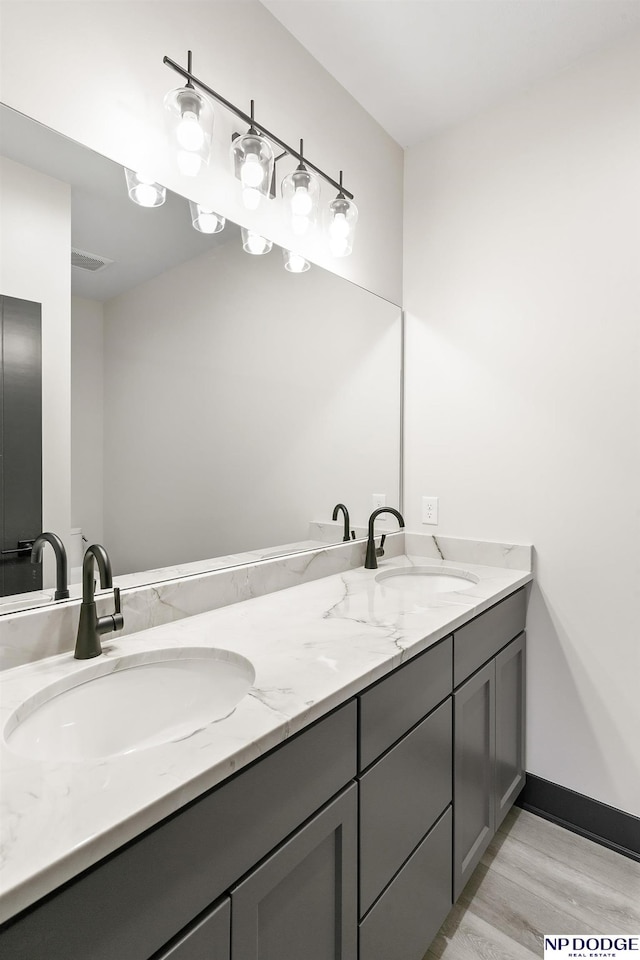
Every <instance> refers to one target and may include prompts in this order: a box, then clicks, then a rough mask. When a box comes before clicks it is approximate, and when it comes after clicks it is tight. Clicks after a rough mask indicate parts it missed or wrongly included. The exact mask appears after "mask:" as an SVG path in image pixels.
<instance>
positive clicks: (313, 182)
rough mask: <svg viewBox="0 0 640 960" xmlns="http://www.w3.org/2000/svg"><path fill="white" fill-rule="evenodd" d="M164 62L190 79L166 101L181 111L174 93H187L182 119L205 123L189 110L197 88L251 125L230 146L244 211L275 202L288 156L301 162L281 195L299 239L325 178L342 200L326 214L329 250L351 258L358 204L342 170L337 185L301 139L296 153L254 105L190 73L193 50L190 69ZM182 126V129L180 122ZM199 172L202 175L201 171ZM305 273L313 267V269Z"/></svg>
mask: <svg viewBox="0 0 640 960" xmlns="http://www.w3.org/2000/svg"><path fill="white" fill-rule="evenodd" d="M163 63H165V64H166V65H167V66H169V67H171V69H172V70H175V72H176V73H178V74H180V76H182V77H184V79H185V80H186V81H187V85H186V87H184V88H181V89H180V90H178V91H173V92H172V94H168V95H167V97H166V98H165V102H166V103H167V106H168V108H169V109H172V110H173V113H174V115H175V114H176V107H175V105H174V100H176V99H177V98H175V97H174V99H173V100H172V96H173V95H174V94H180V93H181V94H182V99H180V101H179V102H180V111H182V112H180V111H178V112H179V115H180V117H181V120H182V121H184V120H185V119H186V120H187V121H189V123H190V124H193V122H194V118H195V120H196V121H197V122H198V123H199V122H200V118H201V116H202V112H200V113H198V112H197V111H196V110H193V109H186V107H190V106H191V104H192V101H191V100H189V97H193V96H194V95H195V96H199V94H196V91H195V88H196V87H197V88H198V89H199V90H202V91H204V93H205V94H206V95H207V97H209V98H211V99H212V100H215V101H216V102H217V103H219V104H221V105H222V106H223V107H225V108H226V109H227V110H229V111H231V113H233V114H235V116H236V117H238V118H239V119H240V120H242V122H243V123H246V124H247V125H248V128H249V129H248V131H247V133H245V134H243V135H240V134H235V135H234V137H233V142H232V146H231V155H232V157H233V164H234V173H235V175H236V177H238V179H239V180H240V182H241V183H242V200H243V203H244V205H245V207H247V208H248V209H250V210H255V209H256V208H257V207H258V206H259V204H260V203H261V201H262V198H263V197H269V198H271V199H273V198H275V195H276V191H275V183H274V164H275V161H277V160H279V159H281V158H282V157H283V156H285V155H289V156H290V157H292V158H293V159H294V160H297V161H298V166H297V168H296V169H295V170H294V171H293V173H291V174H289V175H288V176H286V177H285V178H284V180H283V182H282V196H283V198H284V200H285V204H286V206H287V207H288V213H289V216H290V218H291V228H292V231H293V232H294V233H295V234H297V235H298V236H303V235H305V234H307V233H308V232H309V230H310V229H311V228H312V227H313V225H314V224H315V221H316V219H317V211H318V206H319V199H320V180H321V179H322V180H324V181H325V182H326V183H328V184H329V185H330V186H332V187H335V188H336V189H337V190H338V196H337V197H336V199H335V200H333V201H332V202H331V203H330V204H329V210H328V215H327V221H328V222H327V230H328V240H329V247H330V249H331V252H332V253H333V254H334V256H338V257H346V256H348V255H349V254H350V253H351V250H352V248H353V234H354V229H355V225H356V221H357V219H358V208H357V207H356V205H355V203H353V194H352V193H349V191H348V190H347V189H346V188H345V187H344V185H343V183H342V171H341V172H340V182H339V183H338V182H337V181H336V180H334V179H333V178H332V177H330V176H329V175H328V174H327V173H325V172H324V170H321V169H320V167H317V166H315V165H314V164H313V163H311V161H310V160H308V159H307V158H306V157H304V156H303V153H302V147H303V143H302V140H301V141H300V150H299V151H298V150H295V149H294V148H293V147H290V146H289V145H288V144H287V143H285V142H284V140H281V139H280V137H277V136H276V135H275V134H274V133H271V131H269V130H267V128H266V127H265V126H263V124H261V123H258V122H257V120H256V118H255V116H254V102H253V100H252V101H251V113H250V115H247V114H246V113H244V112H243V111H242V110H240V109H238V107H236V106H235V105H234V104H233V103H231V102H230V101H229V100H225V98H224V97H222V96H221V95H220V94H219V93H216V91H215V90H212V89H211V87H209V86H207V84H206V83H204V82H203V81H202V80H199V79H198V78H197V77H196V76H194V74H193V72H192V69H191V51H188V54H187V67H186V69H185V68H184V67H182V66H180V64H178V63H176V62H175V61H174V60H171V59H170V58H169V57H164V59H163ZM207 97H203V98H202V99H203V101H204V102H206V103H208V100H207ZM178 126H179V127H180V124H179V125H178ZM212 126H213V124H212V125H211V129H212ZM180 129H182V127H180ZM185 129H186V130H187V132H188V137H187V142H188V143H189V144H192V142H191V140H190V139H189V138H190V136H191V133H192V132H193V131H195V128H194V127H193V126H187V127H186V128H185ZM176 138H177V134H176ZM205 139H206V135H205ZM195 145H196V139H195V133H194V140H193V144H192V146H195ZM274 146H277V147H279V148H280V149H281V150H283V151H284V153H281V154H279V156H277V157H274ZM184 149H186V148H184V144H183V152H184ZM187 152H191V153H192V154H194V155H196V154H197V151H196V150H193V149H192V150H191V151H187ZM198 155H199V154H198ZM207 159H208V152H207ZM199 167H200V164H198V169H199ZM195 172H197V170H196V171H195ZM244 249H245V250H247V246H246V245H244ZM261 252H262V251H261ZM265 252H266V251H265ZM305 262H306V261H305ZM306 269H308V265H307V268H306Z"/></svg>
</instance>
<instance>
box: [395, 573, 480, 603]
mask: <svg viewBox="0 0 640 960" xmlns="http://www.w3.org/2000/svg"><path fill="white" fill-rule="evenodd" d="M376 580H377V582H378V583H379V584H381V585H382V586H384V587H393V588H394V589H395V590H402V591H404V592H405V593H410V594H411V596H412V597H414V598H416V599H419V598H420V597H429V596H435V595H436V594H440V593H454V592H458V591H460V590H468V589H469V588H470V587H471V586H473V584H475V583H478V581H479V577H476V575H475V574H474V573H470V572H469V571H468V570H458V569H454V568H451V567H449V568H448V569H447V570H446V572H443V570H442V569H441V568H440V567H394V568H392V569H391V570H381V571H380V573H378V574H377V575H376Z"/></svg>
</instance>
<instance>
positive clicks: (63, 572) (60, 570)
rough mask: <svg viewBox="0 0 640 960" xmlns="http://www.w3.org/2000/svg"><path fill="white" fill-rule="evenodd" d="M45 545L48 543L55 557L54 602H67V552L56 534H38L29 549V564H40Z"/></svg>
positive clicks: (46, 532)
mask: <svg viewBox="0 0 640 960" xmlns="http://www.w3.org/2000/svg"><path fill="white" fill-rule="evenodd" d="M45 543H50V544H51V546H52V547H53V552H54V553H55V555H56V592H55V594H54V595H53V599H54V600H67V599H68V598H69V578H68V576H67V551H66V550H65V548H64V543H63V542H62V540H61V539H60V537H59V536H58V534H57V533H49V532H48V531H45V533H41V534H39V535H38V536H37V537H36V539H35V540H34V541H33V547H32V548H31V563H41V562H42V551H43V550H44V545H45Z"/></svg>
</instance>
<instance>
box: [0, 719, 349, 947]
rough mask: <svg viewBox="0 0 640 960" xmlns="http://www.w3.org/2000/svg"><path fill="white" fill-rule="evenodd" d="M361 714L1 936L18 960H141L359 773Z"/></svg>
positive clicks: (233, 783)
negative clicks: (61, 959) (36, 959)
mask: <svg viewBox="0 0 640 960" xmlns="http://www.w3.org/2000/svg"><path fill="white" fill-rule="evenodd" d="M356 719H357V718H356V704H355V701H352V702H351V703H348V704H346V705H345V706H344V707H341V708H340V709H339V710H337V711H336V712H335V713H333V714H331V715H330V716H329V717H326V718H325V719H324V720H321V721H320V722H319V723H317V724H315V725H314V726H312V727H310V728H309V729H308V730H305V731H304V732H303V733H301V734H300V735H299V736H297V737H293V738H292V739H291V740H288V741H287V742H286V743H284V744H283V745H282V746H281V747H279V748H278V749H277V750H274V751H273V752H272V753H270V754H268V755H267V756H266V757H264V758H263V759H262V760H260V761H259V762H258V763H256V764H254V765H253V766H252V767H249V768H248V769H247V770H243V771H241V772H240V773H239V774H238V775H237V776H236V777H235V778H234V779H232V780H229V781H228V782H227V783H223V784H221V785H220V786H219V787H218V788H216V789H214V790H212V791H211V792H210V793H207V794H205V795H204V796H203V797H201V798H200V799H198V800H196V801H195V802H193V803H192V804H191V805H190V806H188V807H186V808H185V809H184V810H181V811H180V813H178V814H177V815H175V816H173V817H171V818H170V819H168V820H165V821H164V822H163V823H161V824H159V825H158V826H157V827H155V828H153V829H152V830H150V831H149V832H148V833H146V834H144V835H143V836H142V837H140V838H139V839H137V840H136V841H134V842H133V843H132V844H130V845H129V846H127V847H125V848H124V849H123V850H121V851H119V852H117V853H115V854H113V855H112V856H111V857H109V858H108V859H107V860H105V861H103V862H102V863H100V864H98V865H96V866H95V867H93V868H91V869H90V870H89V871H88V872H87V873H86V874H84V875H82V876H81V877H79V878H78V879H77V880H75V881H73V882H72V883H70V884H68V885H67V886H64V887H62V888H61V889H60V890H58V891H57V892H56V893H54V894H53V895H52V896H51V897H49V898H48V899H46V900H44V901H41V902H40V903H38V904H36V905H35V907H34V908H33V909H32V910H30V911H29V912H28V913H26V914H23V915H22V916H19V917H17V918H16V920H15V921H13V922H11V924H10V926H7V928H5V929H4V930H3V931H2V932H0V954H1V955H2V956H6V957H10V958H11V960H34V957H51V958H54V957H55V958H58V957H64V960H87V958H88V957H90V958H91V960H140V958H142V957H149V956H151V955H152V954H153V953H154V951H157V950H159V949H160V948H161V947H163V946H164V945H165V944H166V943H167V942H168V941H169V940H170V939H171V938H172V937H174V936H175V935H176V934H177V933H178V931H180V930H182V929H183V927H186V926H187V924H188V923H190V922H191V921H192V920H193V919H194V917H196V916H197V915H198V914H199V913H201V912H202V911H203V910H205V909H206V908H207V907H208V906H209V904H211V903H213V901H214V900H217V899H218V897H220V896H221V895H222V894H223V893H224V892H225V891H226V890H227V889H228V888H229V887H230V886H231V884H232V883H235V881H236V880H237V879H238V878H239V877H240V876H241V875H242V874H243V873H245V872H246V871H247V870H249V869H250V868H251V867H253V866H254V864H255V863H257V861H258V860H260V859H261V858H262V857H264V856H265V855H266V854H267V853H269V852H270V851H271V850H273V848H274V847H275V846H276V845H277V844H279V843H280V842H281V841H282V840H284V839H285V837H286V836H288V834H290V833H291V832H292V831H293V830H295V829H296V828H297V827H298V826H299V825H300V824H301V823H302V822H303V821H304V820H306V819H307V817H310V816H311V815H312V814H313V813H315V811H316V810H317V809H318V808H319V807H320V806H321V805H322V804H323V803H325V802H326V801H327V800H329V799H330V798H331V797H332V796H333V795H334V794H336V793H337V792H338V791H339V790H341V789H342V788H343V787H344V786H345V784H346V783H348V781H349V780H352V779H353V777H354V776H355V773H356Z"/></svg>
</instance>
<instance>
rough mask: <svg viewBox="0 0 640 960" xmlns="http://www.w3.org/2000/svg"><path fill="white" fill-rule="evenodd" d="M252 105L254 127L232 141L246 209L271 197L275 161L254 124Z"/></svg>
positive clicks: (234, 160)
mask: <svg viewBox="0 0 640 960" xmlns="http://www.w3.org/2000/svg"><path fill="white" fill-rule="evenodd" d="M253 106H254V104H253V100H252V101H251V126H250V127H249V129H248V131H247V132H246V133H245V134H244V136H235V137H234V138H233V140H232V143H231V157H232V159H233V168H234V173H235V175H236V177H237V178H238V180H239V181H240V183H241V184H242V202H243V203H244V205H245V207H246V208H247V210H256V209H257V208H258V205H259V204H260V200H261V199H262V197H268V196H269V191H270V189H271V179H272V177H273V164H274V155H273V149H272V147H271V144H270V143H269V141H268V140H267V138H266V137H263V136H262V134H260V133H258V131H257V130H256V128H255V126H254V123H253Z"/></svg>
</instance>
